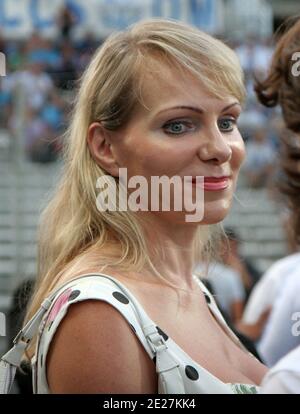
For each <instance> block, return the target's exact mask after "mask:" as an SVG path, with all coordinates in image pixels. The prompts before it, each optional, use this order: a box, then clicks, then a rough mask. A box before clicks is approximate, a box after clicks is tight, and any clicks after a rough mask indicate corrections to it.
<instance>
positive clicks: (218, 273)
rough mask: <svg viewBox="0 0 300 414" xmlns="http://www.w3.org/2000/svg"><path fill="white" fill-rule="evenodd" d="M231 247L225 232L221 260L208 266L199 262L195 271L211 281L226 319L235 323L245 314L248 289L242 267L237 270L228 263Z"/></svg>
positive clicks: (220, 250)
mask: <svg viewBox="0 0 300 414" xmlns="http://www.w3.org/2000/svg"><path fill="white" fill-rule="evenodd" d="M229 249H230V247H229V244H228V240H227V236H226V234H224V236H222V238H221V240H220V243H219V247H218V257H219V260H218V261H214V262H212V263H210V264H209V266H208V267H206V266H205V265H204V264H202V263H199V264H198V265H197V266H196V268H195V273H196V274H197V275H199V277H200V278H201V279H202V278H204V279H205V280H207V281H208V282H209V284H210V286H211V287H212V292H213V294H214V297H215V300H216V302H217V303H218V306H219V307H220V309H221V312H222V314H223V315H224V317H225V319H226V320H227V321H228V322H230V323H231V324H232V325H235V324H236V323H237V322H238V321H239V320H240V319H241V317H242V314H243V310H244V305H245V299H246V291H245V288H244V286H243V282H242V277H241V276H240V274H239V271H240V270H241V269H240V267H239V269H238V271H237V269H236V268H233V267H232V266H231V264H230V263H228V257H229V256H230V255H231V253H230V252H229Z"/></svg>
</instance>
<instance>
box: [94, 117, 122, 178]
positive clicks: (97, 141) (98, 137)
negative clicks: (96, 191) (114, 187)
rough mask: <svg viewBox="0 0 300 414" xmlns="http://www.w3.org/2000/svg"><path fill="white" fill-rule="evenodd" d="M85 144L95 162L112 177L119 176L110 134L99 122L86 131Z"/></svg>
mask: <svg viewBox="0 0 300 414" xmlns="http://www.w3.org/2000/svg"><path fill="white" fill-rule="evenodd" d="M87 143H88V146H89V149H90V153H91V156H92V157H93V159H94V160H95V162H96V163H97V164H98V165H99V166H100V167H101V168H103V170H105V171H107V172H108V173H109V174H110V175H112V176H114V177H118V176H119V165H118V163H117V160H116V159H115V155H114V152H113V150H112V140H111V138H110V133H109V131H108V130H106V129H105V128H104V127H103V126H102V125H101V124H100V122H93V123H92V124H91V125H90V126H89V129H88V133H87Z"/></svg>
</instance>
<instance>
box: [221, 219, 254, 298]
mask: <svg viewBox="0 0 300 414" xmlns="http://www.w3.org/2000/svg"><path fill="white" fill-rule="evenodd" d="M225 233H226V236H227V238H228V249H227V254H224V257H223V261H224V263H225V264H226V265H227V266H230V267H231V268H232V269H234V270H235V271H236V272H237V273H238V274H239V276H240V279H241V281H242V283H243V286H244V289H245V292H246V298H245V304H246V303H247V300H248V298H249V295H250V293H251V292H252V289H253V287H254V286H255V284H256V283H257V282H258V281H259V280H260V277H261V273H260V272H259V271H258V269H257V268H256V266H255V265H254V263H253V262H252V261H251V260H250V259H248V258H246V257H244V256H243V255H242V253H241V245H242V243H243V240H242V239H241V237H240V236H239V235H238V232H237V230H236V229H233V228H232V227H228V226H225Z"/></svg>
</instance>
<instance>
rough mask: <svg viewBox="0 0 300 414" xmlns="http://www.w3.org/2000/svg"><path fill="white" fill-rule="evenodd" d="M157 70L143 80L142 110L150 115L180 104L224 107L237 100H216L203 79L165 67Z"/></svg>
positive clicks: (145, 75) (230, 98)
mask: <svg viewBox="0 0 300 414" xmlns="http://www.w3.org/2000/svg"><path fill="white" fill-rule="evenodd" d="M156 69H157V70H155V71H152V70H150V71H147V72H145V73H144V74H143V76H142V78H141V86H140V94H141V96H140V98H141V102H140V103H141V105H140V110H141V111H142V112H145V113H147V114H149V113H151V114H152V113H156V112H159V111H160V110H162V109H165V108H167V107H172V106H176V105H199V106H204V107H205V106H208V107H210V106H211V105H220V106H222V105H224V103H225V104H226V103H230V102H231V101H232V100H236V99H235V98H234V97H232V96H230V95H228V96H226V97H224V98H217V97H215V96H214V95H213V94H212V93H211V92H210V91H209V90H208V88H207V87H205V85H204V83H203V82H201V80H200V79H197V78H196V77H195V76H192V74H190V73H188V72H186V73H180V72H179V71H178V70H176V69H173V70H172V69H171V68H168V67H165V66H164V65H161V67H160V69H161V70H158V69H159V67H157V68H156Z"/></svg>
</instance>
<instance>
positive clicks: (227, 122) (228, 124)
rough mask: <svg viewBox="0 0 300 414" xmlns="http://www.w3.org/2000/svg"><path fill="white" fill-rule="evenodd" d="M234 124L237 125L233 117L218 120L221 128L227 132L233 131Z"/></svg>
mask: <svg viewBox="0 0 300 414" xmlns="http://www.w3.org/2000/svg"><path fill="white" fill-rule="evenodd" d="M234 125H236V120H235V119H232V118H223V119H221V120H220V121H218V126H219V128H220V130H222V131H225V132H231V131H233V127H234Z"/></svg>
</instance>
